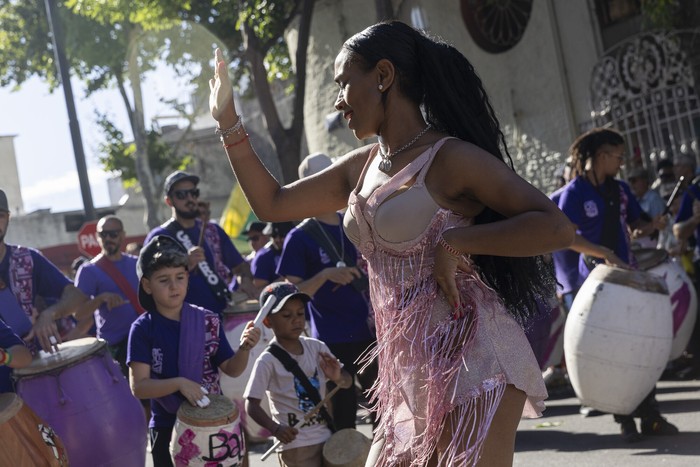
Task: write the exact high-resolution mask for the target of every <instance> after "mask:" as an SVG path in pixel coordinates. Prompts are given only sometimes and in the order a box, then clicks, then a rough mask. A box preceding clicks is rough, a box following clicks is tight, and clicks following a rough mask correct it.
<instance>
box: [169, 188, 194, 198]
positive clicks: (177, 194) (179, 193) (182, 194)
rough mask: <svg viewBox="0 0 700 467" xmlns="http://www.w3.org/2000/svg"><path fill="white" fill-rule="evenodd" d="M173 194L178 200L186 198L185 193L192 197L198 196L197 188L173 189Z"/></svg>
mask: <svg viewBox="0 0 700 467" xmlns="http://www.w3.org/2000/svg"><path fill="white" fill-rule="evenodd" d="M173 195H175V197H176V198H177V199H179V200H183V199H187V195H190V196H192V197H193V198H199V188H190V189H189V190H175V191H173Z"/></svg>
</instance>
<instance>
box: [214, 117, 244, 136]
mask: <svg viewBox="0 0 700 467" xmlns="http://www.w3.org/2000/svg"><path fill="white" fill-rule="evenodd" d="M241 127H243V116H241V115H238V121H237V122H236V124H235V125H233V126H232V127H231V128H226V129H225V130H222V129H221V128H219V127H218V126H217V127H216V129H215V130H214V133H216V134H217V135H219V137H220V139H221V141H223V140H224V138H225V137H227V136H228V135H230V134H231V133H235V132H237V131H238V130H240V129H241Z"/></svg>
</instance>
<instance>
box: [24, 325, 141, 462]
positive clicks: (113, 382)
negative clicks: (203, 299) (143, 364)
mask: <svg viewBox="0 0 700 467" xmlns="http://www.w3.org/2000/svg"><path fill="white" fill-rule="evenodd" d="M14 375H15V378H16V380H17V394H18V395H19V396H20V397H21V398H22V399H23V400H24V402H25V403H26V404H27V405H29V406H30V407H31V408H32V409H33V410H34V411H35V412H36V414H37V415H38V416H39V417H41V418H42V419H43V420H45V421H46V422H47V423H48V424H49V426H51V427H52V428H53V429H54V430H55V431H56V433H57V434H58V436H59V437H60V438H61V440H63V443H64V445H65V447H66V450H67V451H68V457H69V458H70V465H71V466H74V467H76V466H77V467H81V466H85V467H94V466H95V465H100V466H114V467H117V466H119V467H129V466H134V467H142V466H143V465H144V463H145V461H146V441H147V436H146V433H147V431H146V416H145V414H144V410H143V407H142V406H141V403H140V402H139V401H138V400H137V399H136V398H135V397H134V396H133V395H132V394H131V390H130V388H129V383H128V382H127V381H126V378H124V375H123V374H122V372H121V370H120V369H119V365H118V364H117V363H116V362H115V361H114V359H112V356H111V355H110V353H109V352H108V350H107V343H106V342H105V341H103V340H101V339H95V338H92V337H86V338H83V339H76V340H73V341H68V342H65V343H63V344H60V345H59V351H58V352H56V353H54V354H48V353H46V352H43V351H41V352H40V353H39V355H38V356H37V357H35V359H34V361H33V362H32V364H31V365H30V366H28V367H26V368H23V369H21V370H15V372H14Z"/></svg>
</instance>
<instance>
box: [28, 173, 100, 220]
mask: <svg viewBox="0 0 700 467" xmlns="http://www.w3.org/2000/svg"><path fill="white" fill-rule="evenodd" d="M88 178H89V180H90V189H91V191H92V195H93V203H94V204H95V205H96V206H100V205H105V204H109V196H108V191H107V182H106V180H107V179H108V178H110V174H109V173H107V172H105V171H104V170H102V169H100V168H97V167H92V168H90V169H88ZM96 194H98V195H99V196H97V197H96V196H95V195H96ZM22 199H23V201H24V208H25V211H27V212H31V211H34V210H36V209H39V208H51V210H52V211H54V212H60V211H66V210H73V209H82V207H83V203H82V198H81V194H80V182H79V180H78V172H77V171H71V172H66V173H63V174H61V175H58V176H56V177H53V178H50V179H45V180H42V181H40V182H37V183H34V184H32V185H29V186H24V187H22Z"/></svg>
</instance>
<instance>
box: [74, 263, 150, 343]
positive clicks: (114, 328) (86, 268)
mask: <svg viewBox="0 0 700 467" xmlns="http://www.w3.org/2000/svg"><path fill="white" fill-rule="evenodd" d="M136 259H137V258H136V256H131V255H126V254H122V257H121V259H120V260H119V261H112V264H113V265H114V266H115V267H116V268H117V269H118V270H119V272H121V273H122V275H123V276H124V277H125V278H126V281H127V283H128V284H129V285H130V286H131V288H132V289H133V290H134V291H135V294H134V296H136V295H137V294H138V286H139V279H138V277H137V276H136ZM108 261H109V260H108ZM75 286H76V287H77V288H79V289H80V290H81V291H82V292H83V293H84V294H85V295H89V296H92V297H95V296H97V295H99V294H101V293H103V292H112V293H116V294H117V295H121V296H122V297H124V299H125V300H126V299H128V297H127V296H126V295H124V293H123V292H122V290H121V289H120V288H119V286H118V285H117V284H116V282H114V280H113V279H112V278H111V277H109V275H108V274H107V273H106V272H105V271H104V270H103V269H102V268H101V267H99V266H97V265H96V264H93V263H85V264H83V265H82V266H81V267H80V269H78V274H77V275H76V276H75ZM137 316H138V315H137V313H136V310H134V307H133V305H132V304H131V303H125V304H123V305H121V306H118V307H116V308H112V309H111V310H108V309H107V305H106V304H104V303H103V304H102V305H100V308H99V309H98V313H96V314H95V325H96V326H97V337H100V338H102V339H104V340H106V341H107V342H108V343H109V344H111V345H116V344H118V343H120V342H121V341H123V340H124V339H126V338H127V337H128V336H129V329H131V323H133V322H134V320H135V319H136V318H137Z"/></svg>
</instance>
